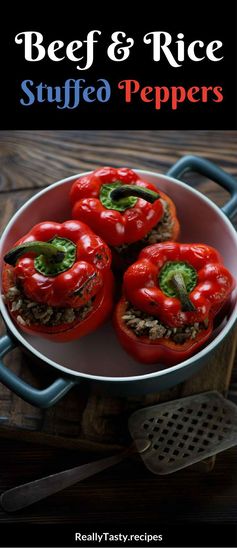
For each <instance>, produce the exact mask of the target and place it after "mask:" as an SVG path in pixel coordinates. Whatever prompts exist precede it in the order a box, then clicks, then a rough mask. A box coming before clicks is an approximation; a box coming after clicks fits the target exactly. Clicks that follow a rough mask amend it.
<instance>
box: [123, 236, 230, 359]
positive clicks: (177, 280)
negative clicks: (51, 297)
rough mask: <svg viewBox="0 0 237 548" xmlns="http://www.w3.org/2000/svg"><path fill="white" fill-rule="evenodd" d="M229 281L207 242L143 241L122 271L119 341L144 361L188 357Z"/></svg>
mask: <svg viewBox="0 0 237 548" xmlns="http://www.w3.org/2000/svg"><path fill="white" fill-rule="evenodd" d="M234 286H235V282H234V279H233V277H232V275H231V274H230V272H229V271H228V270H227V269H226V268H225V266H224V265H223V264H222V262H221V258H220V255H219V253H218V252H217V251H216V250H215V249H214V248H212V247H210V246H207V245H204V244H179V243H175V242H164V243H162V244H155V245H153V246H148V247H147V248H145V249H143V250H142V251H141V253H140V255H139V259H138V261H137V262H135V263H134V264H133V265H131V266H130V267H129V268H128V270H127V271H126V272H125V275H124V286H123V290H124V296H123V297H122V299H121V300H120V302H119V304H118V305H117V308H116V312H115V328H116V331H117V333H118V336H119V339H120V341H121V344H122V345H123V346H124V348H125V349H126V350H127V351H128V352H129V353H131V354H132V355H133V356H134V357H135V358H136V359H137V360H138V361H142V362H145V363H153V362H161V363H162V364H165V365H171V364H175V363H179V362H180V361H183V360H184V359H187V358H188V357H189V356H191V355H192V354H193V353H194V352H196V350H197V349H198V348H199V347H200V346H201V345H203V344H204V342H206V340H207V339H208V338H209V337H210V335H211V333H212V330H213V320H214V317H215V316H216V315H217V313H218V312H219V311H220V309H221V308H222V306H223V305H224V303H225V302H226V301H227V299H228V297H229V295H230V293H231V291H232V290H233V288H234ZM131 306H132V313H131V310H130V312H129V307H130V309H131ZM136 311H137V312H136ZM136 314H137V317H136ZM138 318H139V319H138ZM139 322H140V323H139ZM156 333H157V337H156Z"/></svg>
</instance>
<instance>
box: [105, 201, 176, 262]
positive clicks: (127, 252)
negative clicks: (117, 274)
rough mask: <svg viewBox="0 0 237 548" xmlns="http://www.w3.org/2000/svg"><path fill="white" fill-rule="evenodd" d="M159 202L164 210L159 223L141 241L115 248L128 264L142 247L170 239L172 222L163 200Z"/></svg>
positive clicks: (167, 207)
mask: <svg viewBox="0 0 237 548" xmlns="http://www.w3.org/2000/svg"><path fill="white" fill-rule="evenodd" d="M160 201H161V202H162V205H163V208H164V214H163V217H162V219H161V220H160V221H159V223H157V225H156V226H154V227H153V228H152V230H151V231H150V232H148V234H147V235H146V236H145V237H144V238H143V239H142V240H139V241H138V242H134V243H133V244H123V245H120V246H117V247H115V250H116V251H117V252H118V253H119V254H121V255H123V257H124V258H128V259H129V260H130V262H133V260H134V259H135V258H136V257H137V255H138V253H139V252H140V251H141V250H142V249H143V247H145V246H147V245H152V244H157V243H159V242H165V241H167V240H170V239H172V233H173V224H174V221H173V219H172V216H171V214H170V210H169V206H168V204H167V202H166V201H165V200H160Z"/></svg>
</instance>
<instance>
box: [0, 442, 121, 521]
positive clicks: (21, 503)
mask: <svg viewBox="0 0 237 548" xmlns="http://www.w3.org/2000/svg"><path fill="white" fill-rule="evenodd" d="M127 455H128V451H123V452H122V453H119V454H118V455H114V456H112V457H106V458H104V459H100V460H97V461H94V462H90V463H88V464H83V465H81V466H76V468H71V469H70V470H64V471H63V472H59V473H58V474H52V475H51V476H46V477H45V478H41V479H39V480H36V481H31V482H29V483H25V484H24V485H19V487H14V488H13V489H9V490H8V491H5V493H3V494H2V495H1V498H0V504H1V506H2V508H3V510H5V511H6V512H15V511H16V510H21V509H22V508H25V507H26V506H30V504H33V503H35V502H38V501H39V500H42V499H44V498H46V497H48V496H50V495H53V494H54V493H58V491H62V490H63V489H65V488H66V487H70V485H74V484H75V483H78V482H79V481H82V480H84V479H86V478H89V477H90V476H93V475H94V474H98V473H99V472H102V471H103V470H106V468H110V467H111V466H114V465H115V464H117V463H119V462H120V461H122V460H123V459H125V458H126V457H127Z"/></svg>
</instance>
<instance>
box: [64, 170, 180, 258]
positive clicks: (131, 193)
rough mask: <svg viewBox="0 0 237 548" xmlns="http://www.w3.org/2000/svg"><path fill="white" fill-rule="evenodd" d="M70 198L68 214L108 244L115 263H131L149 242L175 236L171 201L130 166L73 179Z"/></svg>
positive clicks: (175, 228)
mask: <svg viewBox="0 0 237 548" xmlns="http://www.w3.org/2000/svg"><path fill="white" fill-rule="evenodd" d="M70 198H71V203H72V217H73V218H74V219H80V220H82V221H83V222H85V223H87V224H88V225H89V226H90V227H91V228H92V230H94V231H95V232H96V233H97V234H99V235H100V236H101V237H102V238H103V239H104V240H105V242H107V244H109V245H110V246H111V247H112V249H113V255H114V257H115V258H116V261H115V264H117V265H118V264H119V262H121V264H122V263H124V264H125V265H128V264H131V262H133V261H134V260H136V258H137V256H138V254H139V252H140V251H141V249H142V248H143V247H145V246H147V245H149V244H154V243H156V242H161V241H165V240H176V239H177V237H178V234H179V222H178V219H177V216H176V209H175V205H174V203H173V202H172V200H171V199H170V198H169V197H168V196H167V195H166V194H164V192H161V191H160V190H158V189H157V188H156V187H155V186H154V185H152V184H151V183H148V182H147V181H145V180H143V179H141V178H140V177H139V176H138V175H137V174H136V173H135V172H134V171H132V170H131V169H127V168H119V169H115V168H112V167H103V168H100V169H97V170H96V171H94V172H93V173H90V174H89V175H86V176H84V177H81V178H80V179H77V180H76V181H75V182H74V184H73V185H72V188H71V193H70ZM119 258H120V260H119Z"/></svg>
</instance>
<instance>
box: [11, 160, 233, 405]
mask: <svg viewBox="0 0 237 548" xmlns="http://www.w3.org/2000/svg"><path fill="white" fill-rule="evenodd" d="M136 171H137V173H138V174H139V175H141V176H143V177H144V178H146V180H149V181H150V182H152V183H153V184H155V185H157V187H158V188H160V189H161V190H162V191H164V192H165V193H167V194H168V195H169V196H170V197H171V198H172V200H173V201H174V202H175V204H176V207H177V213H178V217H179V219H180V220H181V227H182V232H181V236H180V240H181V241H187V242H191V241H192V242H203V243H206V244H209V245H212V246H214V247H216V248H217V249H218V250H219V251H220V253H221V255H222V257H223V260H224V263H225V265H226V266H227V268H228V269H229V270H230V271H231V272H232V274H233V276H234V277H235V278H236V279H237V260H236V257H237V235H236V231H235V229H234V227H233V225H232V224H231V218H232V217H233V216H234V214H235V213H236V212H237V181H235V180H234V179H233V178H232V177H231V176H230V175H229V174H227V173H225V172H224V171H222V170H221V169H219V168H218V167H217V166H215V165H214V164H212V163H210V162H209V161H207V160H204V159H202V158H197V157H194V156H186V157H184V158H182V159H181V160H180V161H179V162H178V163H177V164H176V165H175V166H173V167H172V168H171V169H170V170H169V172H168V174H167V175H162V174H157V173H153V172H150V171H141V170H136ZM186 171H196V172H198V173H201V174H202V175H204V176H205V177H208V178H209V179H212V180H213V181H215V182H216V183H218V184H219V185H221V186H222V187H223V188H225V189H226V190H228V191H229V193H230V199H229V201H228V202H227V203H226V205H225V206H224V207H223V208H222V209H220V208H218V207H217V206H216V205H215V204H214V203H213V202H212V201H211V200H210V199H208V198H207V197H206V196H204V195H203V194H201V193H200V192H199V191H198V190H196V189H194V188H192V187H190V186H189V185H188V184H186V183H183V182H181V181H180V180H179V177H181V176H182V175H183V173H184V172H186ZM84 175H85V173H82V174H79V175H75V176H73V177H69V178H68V179H63V180H62V181H59V182H57V183H54V184H52V185H51V186H49V187H48V188H46V189H44V190H42V191H40V192H39V193H37V194H36V195H35V196H34V197H33V198H31V199H30V200H29V201H28V202H26V203H25V204H24V205H23V206H22V207H21V208H20V209H19V211H17V212H16V213H15V215H14V217H13V218H12V219H11V221H10V222H9V223H8V225H7V227H6V228H5V230H4V232H3V234H2V236H1V240H0V249H1V257H3V256H4V254H5V253H6V251H8V250H9V248H11V246H12V245H13V244H14V243H15V241H16V240H17V239H18V238H20V237H21V236H22V235H23V234H25V233H26V232H28V230H29V229H30V228H31V227H32V226H33V225H34V224H36V223H38V222H41V221H43V220H54V221H63V220H65V219H66V218H70V204H69V200H68V194H69V189H70V187H71V185H72V183H73V181H74V180H75V179H76V178H78V177H80V176H84ZM0 310H1V314H2V317H3V319H4V321H5V324H6V328H7V333H8V334H7V335H4V336H3V337H2V339H0V360H1V361H0V382H2V383H3V384H4V385H6V386H7V387H8V388H9V389H10V390H12V391H13V392H15V393H16V394H18V396H20V397H21V398H23V399H24V400H26V401H27V402H29V403H30V404H32V405H35V406H38V407H45V408H46V407H49V406H51V405H54V404H55V403H56V402H57V401H58V400H59V399H61V398H62V397H63V396H64V395H65V394H66V393H67V392H68V391H69V390H70V389H71V388H72V387H73V386H76V385H77V384H78V383H82V382H83V383H91V382H93V383H94V384H96V385H97V387H98V389H99V390H106V391H109V393H110V394H112V393H113V394H116V395H121V396H122V395H137V394H142V393H147V392H156V391H161V390H164V389H167V388H169V387H171V386H174V385H177V384H179V383H181V382H183V381H184V380H185V379H187V378H188V377H190V376H192V375H193V374H195V373H196V372H197V371H198V370H199V369H200V368H201V367H202V366H204V365H205V364H206V363H208V361H209V360H210V358H211V357H212V355H213V354H214V353H216V352H218V347H219V345H220V344H221V343H222V341H223V339H224V338H225V337H226V336H227V335H228V334H229V333H230V331H231V330H232V329H233V326H234V324H235V322H236V317H237V299H236V292H233V294H232V298H231V302H230V306H229V308H228V312H227V314H226V316H225V317H224V318H223V320H222V323H221V325H219V326H218V328H217V329H216V330H215V332H214V333H213V336H212V338H211V339H210V341H209V342H208V344H206V346H205V347H204V348H202V349H201V350H200V351H199V352H198V353H197V354H195V355H194V356H192V358H190V359H188V360H185V361H184V362H182V363H179V364H178V365H175V366H173V367H164V366H163V365H162V364H154V365H143V364H140V363H137V362H136V361H134V360H133V359H132V358H131V357H130V356H128V355H127V354H126V353H125V352H124V350H123V349H122V348H121V347H120V345H119V343H118V341H117V339H116V336H115V334H114V332H113V329H112V327H111V325H110V324H109V323H108V324H106V325H104V326H103V327H102V328H100V329H99V330H97V331H96V332H95V333H93V334H90V335H88V336H86V337H84V338H83V339H80V340H79V341H73V342H70V343H55V342H51V341H48V340H46V339H43V338H41V337H32V336H30V335H26V334H25V333H23V332H21V331H20V330H18V328H17V327H16V325H14V323H13V322H12V320H11V318H10V316H9V314H8V311H7V309H6V306H5V304H4V300H3V298H2V297H0ZM16 345H19V346H20V347H21V348H22V350H23V351H24V352H27V353H29V354H30V355H31V357H34V359H35V361H36V364H38V365H36V367H37V366H38V367H41V365H40V364H41V363H43V364H44V365H47V367H51V368H54V370H55V373H57V375H58V378H57V379H56V380H55V381H54V382H53V383H52V384H51V385H50V386H48V388H46V389H44V390H38V389H36V388H34V387H32V386H30V385H29V384H26V383H25V382H24V381H23V380H22V379H20V378H19V377H17V376H16V375H15V374H14V373H12V371H11V370H10V369H8V368H7V367H6V366H5V365H4V364H3V361H2V360H3V357H4V356H5V354H7V353H8V352H10V351H11V350H12V349H13V348H14V347H15V346H16ZM47 367H46V368H45V376H46V378H47Z"/></svg>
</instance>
